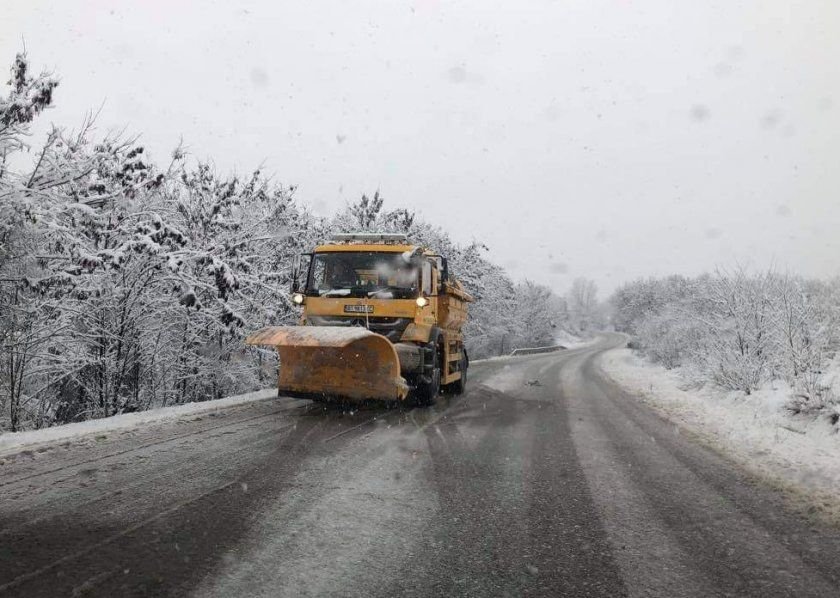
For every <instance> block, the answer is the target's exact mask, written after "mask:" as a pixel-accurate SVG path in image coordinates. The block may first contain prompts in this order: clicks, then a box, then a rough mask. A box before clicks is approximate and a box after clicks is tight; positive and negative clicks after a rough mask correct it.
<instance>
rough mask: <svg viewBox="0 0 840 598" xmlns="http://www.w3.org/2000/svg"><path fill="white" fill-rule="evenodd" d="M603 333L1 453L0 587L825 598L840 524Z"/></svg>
mask: <svg viewBox="0 0 840 598" xmlns="http://www.w3.org/2000/svg"><path fill="white" fill-rule="evenodd" d="M620 342H621V340H620V339H618V338H617V337H607V338H605V339H603V340H602V341H601V342H599V344H597V345H594V346H591V347H588V348H581V349H575V350H571V351H566V352H562V353H554V354H545V355H534V356H527V357H516V358H507V359H502V360H495V361H487V362H483V363H476V364H475V365H474V367H473V368H471V370H470V372H471V379H470V389H469V391H468V392H467V393H466V394H465V395H463V396H461V397H446V396H443V397H441V398H440V399H439V401H438V402H437V404H436V405H435V406H433V407H430V408H416V409H408V408H406V409H383V408H374V407H364V408H360V409H356V410H354V411H352V412H351V411H345V410H342V409H338V408H325V407H323V406H320V405H316V404H314V403H310V402H307V401H299V400H292V399H286V398H281V399H272V400H266V401H260V402H256V403H252V404H248V405H244V406H239V407H235V408H231V409H227V410H224V411H220V412H217V413H215V414H213V415H208V414H204V415H202V416H198V417H197V416H193V417H191V418H189V419H182V420H178V421H174V422H168V423H161V424H157V425H153V426H148V427H146V428H143V429H137V430H133V431H125V432H114V433H111V434H108V435H105V436H99V437H91V438H86V439H83V440H76V441H72V442H69V443H63V444H56V445H54V446H50V447H46V448H41V449H39V450H37V451H28V452H23V453H20V454H17V455H13V456H7V457H5V460H4V462H2V465H0V476H1V477H0V595H21V596H50V597H52V596H62V595H75V596H88V595H92V596H129V595H148V596H165V595H176V596H184V595H194V596H220V597H221V596H225V597H227V596H365V597H366V598H372V597H376V596H383V597H385V596H424V597H426V596H456V595H464V596H482V597H484V596H574V597H577V596H610V597H615V596H667V597H679V596H698V597H699V596H703V597H707V596H761V597H770V596H797V597H806V596H840V533H839V532H838V531H837V530H835V529H832V528H830V527H827V526H825V525H822V524H819V523H817V522H816V521H809V520H807V519H805V518H803V517H801V516H797V515H794V514H792V513H791V512H790V511H789V510H788V509H786V507H785V504H784V503H783V500H782V499H781V498H780V496H779V495H778V494H777V493H776V492H775V491H774V490H772V489H770V488H767V487H765V486H764V485H762V483H760V482H759V481H757V480H754V479H752V478H751V477H750V476H749V475H747V474H745V473H744V472H742V471H741V470H739V469H738V468H737V467H736V466H734V465H733V464H731V463H730V462H728V461H727V460H725V459H724V458H723V457H721V456H719V455H718V454H716V453H715V452H713V451H712V450H709V449H708V448H704V447H703V446H701V445H699V444H698V443H697V442H696V441H694V440H692V439H690V438H688V437H686V436H685V435H684V434H680V433H679V431H678V430H677V429H676V428H675V427H674V426H673V425H670V424H668V423H667V422H665V421H663V420H661V419H660V418H659V417H658V416H656V415H654V414H653V413H652V412H650V411H649V410H648V409H647V408H646V407H644V406H643V405H642V404H640V403H638V402H637V401H636V400H635V399H634V398H633V397H629V396H627V395H626V394H625V393H623V392H622V391H621V389H619V388H616V387H615V386H614V385H613V384H612V383H611V382H609V380H608V379H606V378H605V377H604V375H603V374H602V373H601V372H600V370H599V365H598V363H599V362H598V356H599V354H600V353H601V352H603V351H604V350H607V349H608V348H609V347H611V346H615V345H616V344H619V343H620Z"/></svg>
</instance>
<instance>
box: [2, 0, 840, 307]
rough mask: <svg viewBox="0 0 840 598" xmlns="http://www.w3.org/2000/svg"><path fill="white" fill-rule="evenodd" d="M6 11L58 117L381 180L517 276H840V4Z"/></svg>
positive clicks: (338, 193) (350, 191) (224, 159)
mask: <svg viewBox="0 0 840 598" xmlns="http://www.w3.org/2000/svg"><path fill="white" fill-rule="evenodd" d="M234 4H235V3H233V2H215V3H214V2H209V1H206V0H203V1H200V2H199V1H197V2H187V1H185V0H169V1H167V2H158V1H151V0H144V1H142V2H140V1H138V2H94V1H87V2H74V1H70V0H62V1H60V2H57V1H55V0H51V1H40V0H19V1H10V0H0V14H1V15H2V16H0V61H4V62H5V63H7V64H9V65H10V64H11V61H12V59H13V57H14V54H15V53H16V52H17V51H20V49H21V48H22V46H23V43H24V42H25V44H26V49H27V51H28V53H29V56H30V59H31V60H32V62H33V64H34V65H35V66H36V67H37V68H40V67H45V68H48V69H50V70H53V71H54V72H56V73H57V74H59V75H60V77H61V86H60V87H59V89H58V93H57V97H56V100H57V107H56V108H55V109H53V110H51V111H50V112H49V113H48V114H47V117H46V118H47V120H50V121H52V122H55V123H57V124H61V125H68V126H78V124H79V123H80V122H81V120H82V117H83V115H84V113H85V112H86V111H87V110H89V109H92V108H93V109H96V108H98V107H99V106H100V105H102V104H103V102H104V107H103V108H102V112H101V115H100V119H99V128H100V130H101V131H102V132H105V131H107V130H109V129H122V128H126V130H127V131H129V132H133V133H141V134H142V140H143V141H144V142H145V143H146V145H147V146H148V147H149V149H150V150H151V152H152V155H153V156H154V157H155V159H156V160H157V161H158V162H160V163H163V162H166V161H167V160H168V157H169V154H170V152H171V149H172V148H173V147H174V146H175V145H176V144H177V143H178V141H179V139H180V138H182V137H183V139H184V141H185V143H186V144H187V145H188V147H189V149H190V151H191V152H192V153H193V154H195V155H197V156H199V157H202V158H206V157H209V158H212V160H213V161H214V162H215V163H216V165H217V166H218V167H219V168H220V169H221V170H224V171H228V170H236V171H238V172H248V171H250V170H251V169H253V168H254V167H256V166H258V165H260V164H263V165H264V167H265V169H266V170H267V171H270V172H274V173H276V177H277V178H278V179H279V180H281V181H283V182H284V183H289V184H296V185H298V186H299V191H298V198H299V199H300V200H301V201H304V202H307V203H309V205H311V206H312V207H313V209H314V211H315V212H317V213H321V214H327V213H329V212H331V211H332V210H334V209H336V208H337V207H339V206H341V205H343V204H344V203H345V202H347V201H348V200H354V199H356V198H358V197H359V196H360V194H361V193H362V192H368V193H372V192H373V191H374V190H376V189H377V188H378V189H380V190H381V192H382V194H383V195H384V196H385V198H386V201H387V204H388V206H389V207H391V208H396V207H407V208H411V209H415V210H417V211H419V212H420V213H421V214H422V215H423V217H425V218H427V219H428V220H431V221H433V222H435V223H438V224H440V225H442V226H443V227H445V228H446V229H448V230H449V231H450V232H451V233H452V234H453V235H454V236H455V238H456V239H457V240H459V241H463V242H467V241H470V240H472V239H473V238H475V239H478V240H481V241H484V242H486V243H487V244H488V245H489V246H490V247H491V257H492V258H493V259H494V260H496V261H497V262H498V263H500V264H502V265H504V266H506V267H507V268H509V269H510V270H511V272H512V273H513V274H514V275H515V276H516V277H529V278H532V279H535V280H537V281H541V282H544V283H547V284H550V285H551V286H553V287H554V288H556V289H557V290H558V291H561V292H562V291H564V290H565V289H566V288H567V287H568V285H569V284H570V282H571V280H572V279H573V278H574V277H576V276H587V277H590V278H593V279H594V280H596V281H597V283H598V284H599V286H600V287H601V288H602V289H603V290H604V291H609V290H611V289H612V288H614V287H615V285H616V284H618V283H620V282H621V281H624V280H627V279H630V278H633V277H637V276H641V275H659V274H668V273H672V272H681V273H686V274H695V273H698V272H701V271H704V270H708V269H712V268H714V267H715V266H718V265H724V266H725V265H731V264H733V263H734V262H736V261H739V262H741V263H744V264H751V265H754V266H759V267H760V266H765V265H768V264H770V263H774V264H775V265H776V266H777V267H778V268H779V269H782V270H788V269H789V270H793V271H799V272H803V273H805V274H809V275H819V276H830V275H832V276H833V275H837V274H840V193H838V189H840V149H839V147H838V144H840V60H838V57H840V2H837V1H836V0H825V1H808V2H795V1H790V0H774V1H768V0H764V1H761V2H733V1H731V0H726V1H720V2H691V1H689V0H685V1H677V0H662V1H645V2H641V1H640V2H635V1H630V0H611V1H593V0H580V1H576V2H573V1H559V0H558V1H540V2H537V1H534V2H528V1H525V0H519V1H510V0H508V1H507V2H490V1H488V0H475V1H473V2H454V1H443V0H441V1H434V0H410V1H405V2H403V1H398V0H388V1H384V0H383V1H380V2H361V1H357V0H354V1H352V2H348V1H346V0H334V1H318V2H280V1H278V0H261V1H254V2H242V3H239V4H237V5H236V6H234Z"/></svg>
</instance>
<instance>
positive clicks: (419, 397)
mask: <svg viewBox="0 0 840 598" xmlns="http://www.w3.org/2000/svg"><path fill="white" fill-rule="evenodd" d="M426 351H427V358H426V359H427V362H426V368H425V371H424V372H423V375H422V376H421V377H420V379H419V380H418V382H417V386H416V387H415V389H414V402H415V403H416V404H418V405H432V404H434V402H435V399H436V398H437V396H438V395H439V394H440V378H441V373H440V351H439V350H438V348H437V346H436V345H433V344H432V345H429V346H427V347H426Z"/></svg>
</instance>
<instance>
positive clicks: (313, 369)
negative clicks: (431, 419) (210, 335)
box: [245, 233, 473, 404]
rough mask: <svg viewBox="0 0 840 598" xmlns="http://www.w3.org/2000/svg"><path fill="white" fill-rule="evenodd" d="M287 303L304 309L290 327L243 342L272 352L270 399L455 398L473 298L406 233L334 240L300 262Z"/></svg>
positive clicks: (439, 259) (442, 262)
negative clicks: (276, 363)
mask: <svg viewBox="0 0 840 598" xmlns="http://www.w3.org/2000/svg"><path fill="white" fill-rule="evenodd" d="M292 300H293V302H294V303H296V304H297V305H300V306H301V307H302V308H303V313H302V316H301V320H300V325H299V326H274V327H270V328H265V329H263V330H259V331H257V332H255V333H253V334H252V335H250V336H249V337H248V338H247V339H246V341H245V342H246V343H247V344H249V345H261V346H268V347H274V348H275V349H276V350H277V353H278V356H279V359H280V370H279V377H278V379H279V382H278V386H279V394H281V395H283V396H292V397H299V398H309V399H315V400H328V399H340V400H356V401H361V400H365V399H379V400H386V401H402V400H405V399H413V400H414V401H415V402H417V403H421V404H423V403H425V404H428V403H431V402H433V401H434V399H435V397H436V396H437V395H438V394H439V393H440V390H441V388H446V389H447V390H450V391H452V392H454V393H456V394H460V393H462V392H464V389H465V387H466V383H467V368H468V366H469V359H468V357H467V351H466V349H465V348H464V337H463V335H462V332H461V328H462V327H463V325H464V323H465V322H466V319H467V303H469V302H471V301H472V300H473V299H472V297H471V296H470V295H469V294H468V293H467V292H466V291H465V290H464V288H463V287H462V286H461V284H460V283H459V282H458V281H457V280H455V278H453V277H452V276H451V275H450V273H449V268H448V266H447V262H446V258H445V257H443V256H441V255H438V254H436V253H434V252H433V251H430V250H428V249H426V248H423V247H421V246H418V245H413V244H411V243H410V242H409V241H408V239H407V238H406V236H405V235H401V234H368V233H351V234H341V235H335V236H334V237H333V238H332V240H331V241H330V242H329V243H326V244H324V245H319V246H318V247H316V248H315V250H314V252H313V253H310V254H304V255H303V256H301V260H300V262H299V263H298V267H297V268H296V270H295V276H294V281H293V283H292Z"/></svg>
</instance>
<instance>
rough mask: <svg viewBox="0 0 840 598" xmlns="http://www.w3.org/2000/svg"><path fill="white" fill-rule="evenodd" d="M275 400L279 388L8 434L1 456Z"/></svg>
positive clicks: (1, 440) (0, 437) (0, 446)
mask: <svg viewBox="0 0 840 598" xmlns="http://www.w3.org/2000/svg"><path fill="white" fill-rule="evenodd" d="M275 396H277V389H276V388H266V389H263V390H256V391H254V392H248V393H245V394H241V395H236V396H233V397H225V398H224V399H217V400H215V401H202V402H200V403H186V404H184V405H174V406H172V407H161V408H159V409H150V410H149V411H141V412H139V413H124V414H121V415H114V416H113V417H105V418H101V419H92V420H89V421H84V422H79V423H75V424H67V425H64V426H54V427H52V428H43V429H41V430H27V431H25V432H6V433H4V434H0V455H3V454H8V453H12V452H16V451H18V450H20V449H21V448H23V447H28V446H33V445H39V444H44V443H49V442H57V441H61V440H69V439H72V438H78V437H80V436H88V435H91V434H101V433H104V432H113V431H116V430H126V429H130V428H136V427H138V426H141V425H144V424H150V423H156V422H161V421H166V420H172V419H177V418H179V417H184V416H188V415H194V414H198V413H205V412H208V411H216V410H218V409H226V408H228V407H233V406H235V405H241V404H243V403H250V402H252V401H261V400H264V399H269V398H272V397H275Z"/></svg>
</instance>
